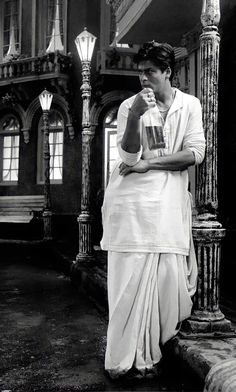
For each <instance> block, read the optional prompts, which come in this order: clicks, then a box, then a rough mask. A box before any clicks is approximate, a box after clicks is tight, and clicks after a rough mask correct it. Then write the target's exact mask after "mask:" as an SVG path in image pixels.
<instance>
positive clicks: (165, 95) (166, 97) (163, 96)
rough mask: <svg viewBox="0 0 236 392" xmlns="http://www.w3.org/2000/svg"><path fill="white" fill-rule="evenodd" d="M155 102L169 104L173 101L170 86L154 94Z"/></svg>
mask: <svg viewBox="0 0 236 392" xmlns="http://www.w3.org/2000/svg"><path fill="white" fill-rule="evenodd" d="M155 97H156V101H157V103H158V102H159V103H160V104H164V105H166V104H169V103H170V101H172V100H173V89H172V87H171V84H168V86H166V87H165V89H163V91H159V92H158V93H156V94H155Z"/></svg>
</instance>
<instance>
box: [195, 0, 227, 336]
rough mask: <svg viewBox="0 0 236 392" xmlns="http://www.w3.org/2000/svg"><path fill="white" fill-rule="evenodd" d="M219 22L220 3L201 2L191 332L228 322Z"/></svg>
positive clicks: (222, 328) (224, 328) (216, 328)
mask: <svg viewBox="0 0 236 392" xmlns="http://www.w3.org/2000/svg"><path fill="white" fill-rule="evenodd" d="M219 21H220V6H219V0H203V6H202V15H201V22H202V34H201V36H200V59H201V60H200V61H201V75H200V76H201V102H202V109H203V127H204V131H205V137H206V155H205V160H204V161H203V163H202V164H201V165H200V166H199V167H198V172H197V189H196V206H197V210H198V216H197V218H196V220H195V221H194V223H193V239H194V243H195V249H196V255H197V260H198V268H199V279H198V288H197V293H196V296H195V303H194V310H193V314H192V316H191V318H190V319H189V320H188V324H189V326H190V329H191V331H192V332H213V331H229V330H230V322H229V321H228V320H226V319H225V316H224V314H223V313H222V312H221V310H220V308H219V270H220V258H221V257H220V254H221V242H222V239H223V238H224V236H225V229H223V228H222V225H221V223H220V222H218V220H217V214H218V195H217V193H218V189H217V186H218V181H217V115H218V67H219V43H220V36H219V33H218V24H219Z"/></svg>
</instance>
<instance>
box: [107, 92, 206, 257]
mask: <svg viewBox="0 0 236 392" xmlns="http://www.w3.org/2000/svg"><path fill="white" fill-rule="evenodd" d="M134 98H135V97H131V98H129V99H127V100H126V101H124V102H123V103H122V104H121V106H120V109H119V112H118V130H117V131H118V134H117V142H118V148H119V152H120V158H121V159H120V161H118V162H117V163H116V165H115V167H114V169H113V172H112V173H111V177H110V181H109V184H108V187H107V189H106V192H105V197H104V203H103V207H102V214H103V238H102V241H101V247H102V248H103V249H105V250H111V251H116V252H134V251H135V252H160V253H167V252H168V253H177V254H182V255H188V254H189V247H190V238H191V196H190V194H189V192H188V182H189V179H188V171H187V170H184V171H172V172H171V171H164V170H149V171H148V172H146V173H142V174H140V173H131V174H129V175H127V176H125V177H123V176H120V175H119V164H120V162H121V161H123V162H125V163H127V164H128V165H130V166H132V165H134V164H136V163H137V162H138V161H139V160H140V158H142V159H150V158H154V157H156V156H158V154H160V153H161V154H163V153H164V154H173V153H175V152H177V151H181V150H183V149H190V150H191V151H193V153H194V155H195V160H196V163H199V162H201V160H202V159H203V157H204V148H205V139H204V135H203V130H202V117H201V106H200V102H199V100H198V99H197V98H195V97H193V96H191V95H188V94H184V93H182V92H181V91H179V90H177V89H176V95H175V99H174V102H173V104H172V106H171V108H170V110H169V113H168V115H167V118H166V121H165V124H163V125H164V135H165V141H166V145H167V148H166V149H165V150H163V149H161V151H160V150H149V148H148V144H147V138H146V133H145V117H147V116H149V117H152V116H153V117H154V116H155V115H157V117H158V118H159V122H160V123H161V122H162V121H163V120H162V117H161V115H160V112H159V110H158V108H157V106H156V107H155V108H154V109H150V110H149V111H148V112H146V113H145V115H144V116H142V120H141V121H140V126H141V135H142V147H141V150H140V151H139V152H138V153H137V154H129V153H127V152H125V151H123V150H122V148H121V140H122V137H123V134H124V131H125V126H126V121H127V117H128V109H129V107H131V106H132V103H133V101H134Z"/></svg>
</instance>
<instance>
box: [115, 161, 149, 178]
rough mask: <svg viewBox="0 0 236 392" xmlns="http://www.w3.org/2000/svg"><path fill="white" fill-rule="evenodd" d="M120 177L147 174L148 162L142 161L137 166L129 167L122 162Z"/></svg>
mask: <svg viewBox="0 0 236 392" xmlns="http://www.w3.org/2000/svg"><path fill="white" fill-rule="evenodd" d="M119 169H120V175H121V176H127V174H130V173H146V172H147V171H148V170H149V167H148V161H144V160H143V159H141V160H140V161H139V162H138V163H136V165H134V166H128V165H126V164H125V163H124V162H122V163H121V164H120V166H119Z"/></svg>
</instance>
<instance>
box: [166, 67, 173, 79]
mask: <svg viewBox="0 0 236 392" xmlns="http://www.w3.org/2000/svg"><path fill="white" fill-rule="evenodd" d="M171 73H172V71H171V68H170V67H167V68H166V78H167V79H170V77H171Z"/></svg>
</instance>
